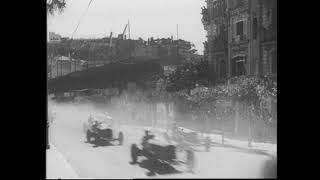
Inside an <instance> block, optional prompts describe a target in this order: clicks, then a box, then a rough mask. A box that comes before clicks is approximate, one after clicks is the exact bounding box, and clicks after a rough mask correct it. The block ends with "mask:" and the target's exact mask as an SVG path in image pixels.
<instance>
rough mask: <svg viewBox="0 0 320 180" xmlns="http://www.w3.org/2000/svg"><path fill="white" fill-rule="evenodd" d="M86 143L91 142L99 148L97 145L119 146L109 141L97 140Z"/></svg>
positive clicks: (94, 146)
mask: <svg viewBox="0 0 320 180" xmlns="http://www.w3.org/2000/svg"><path fill="white" fill-rule="evenodd" d="M85 143H90V144H93V146H92V147H93V148H97V147H105V146H117V145H115V144H112V143H110V142H108V141H98V142H97V141H95V142H88V141H86V142H85Z"/></svg>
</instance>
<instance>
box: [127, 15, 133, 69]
mask: <svg viewBox="0 0 320 180" xmlns="http://www.w3.org/2000/svg"><path fill="white" fill-rule="evenodd" d="M128 32H129V58H130V59H131V63H133V59H132V57H131V55H132V54H131V53H132V49H131V48H132V47H131V37H130V22H129V20H128Z"/></svg>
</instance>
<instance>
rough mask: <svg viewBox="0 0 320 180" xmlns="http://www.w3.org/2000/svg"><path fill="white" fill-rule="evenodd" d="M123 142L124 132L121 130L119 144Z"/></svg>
mask: <svg viewBox="0 0 320 180" xmlns="http://www.w3.org/2000/svg"><path fill="white" fill-rule="evenodd" d="M122 144H123V133H122V132H119V145H122Z"/></svg>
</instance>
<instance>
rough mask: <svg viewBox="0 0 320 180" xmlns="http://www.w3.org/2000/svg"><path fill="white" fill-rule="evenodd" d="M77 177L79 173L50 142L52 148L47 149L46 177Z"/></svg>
mask: <svg viewBox="0 0 320 180" xmlns="http://www.w3.org/2000/svg"><path fill="white" fill-rule="evenodd" d="M59 178H60V179H77V178H79V177H78V175H77V173H76V172H75V171H74V169H73V168H72V167H71V165H70V164H69V163H68V162H67V160H66V159H65V158H64V157H63V155H62V154H61V153H60V152H59V151H58V149H57V148H56V147H55V146H54V145H53V144H50V149H48V150H46V179H59Z"/></svg>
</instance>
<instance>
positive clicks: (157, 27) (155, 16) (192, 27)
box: [47, 0, 206, 54]
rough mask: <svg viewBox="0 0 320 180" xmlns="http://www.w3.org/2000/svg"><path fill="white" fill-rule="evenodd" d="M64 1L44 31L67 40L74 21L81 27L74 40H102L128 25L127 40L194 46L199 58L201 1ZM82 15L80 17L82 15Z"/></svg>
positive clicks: (202, 31) (203, 37)
mask: <svg viewBox="0 0 320 180" xmlns="http://www.w3.org/2000/svg"><path fill="white" fill-rule="evenodd" d="M89 1H90V0H66V8H65V10H64V11H63V12H62V13H61V14H59V13H57V14H55V15H54V16H47V24H48V26H47V29H48V31H50V32H55V33H57V34H60V35H61V36H62V37H69V38H70V37H71V36H72V33H73V31H74V30H75V29H76V26H77V24H78V21H79V19H80V17H81V16H83V18H82V20H81V23H80V25H79V27H78V29H77V31H76V32H75V34H74V37H73V38H74V39H75V38H102V37H107V36H109V35H110V32H111V31H112V32H113V34H114V35H115V36H118V34H120V33H122V31H123V29H124V27H125V25H126V24H127V22H128V21H129V22H130V36H131V39H138V38H139V37H141V38H142V39H144V40H147V39H148V38H149V37H154V38H155V39H156V38H168V37H171V36H173V38H174V39H177V24H178V32H179V33H178V36H179V39H183V40H186V41H190V42H191V43H193V44H195V48H196V49H197V50H198V53H199V54H203V49H204V47H203V42H204V41H206V32H205V30H204V27H203V25H202V23H201V17H202V16H201V7H203V6H205V0H92V3H91V5H90V7H89V9H88V11H87V13H85V11H86V8H87V6H88V4H89ZM83 14H84V15H83Z"/></svg>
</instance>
